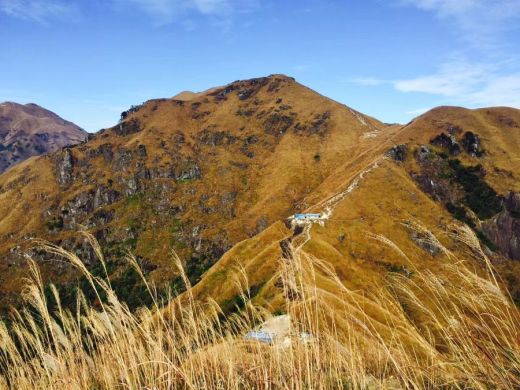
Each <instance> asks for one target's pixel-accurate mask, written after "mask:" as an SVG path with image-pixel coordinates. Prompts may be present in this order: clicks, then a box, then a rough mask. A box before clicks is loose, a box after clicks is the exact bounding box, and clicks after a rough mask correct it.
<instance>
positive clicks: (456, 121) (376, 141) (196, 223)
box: [0, 75, 520, 315]
mask: <svg viewBox="0 0 520 390" xmlns="http://www.w3.org/2000/svg"><path fill="white" fill-rule="evenodd" d="M519 122H520V117H519V111H518V110H513V109H505V108H504V109H502V108H497V109H495V108H493V109H483V110H465V109H459V108H449V107H448V108H444V107H443V108H438V109H435V110H432V111H431V112H429V113H427V114H424V115H423V116H421V117H419V118H417V119H416V120H415V121H413V122H411V123H410V124H408V125H406V126H398V125H394V126H385V125H384V124H382V123H381V122H379V121H377V120H375V119H373V118H370V117H367V116H365V115H363V114H360V113H358V112H356V111H354V110H352V109H350V108H348V107H346V106H344V105H342V104H339V103H337V102H334V101H332V100H330V99H327V98H325V97H323V96H321V95H319V94H317V93H316V92H314V91H312V90H310V89H308V88H306V87H304V86H302V85H300V84H298V83H297V82H295V81H294V80H293V79H291V78H289V77H286V76H282V75H273V76H270V77H267V78H260V79H252V80H246V81H237V82H234V83H231V84H229V85H227V86H224V87H221V88H216V89H212V90H209V91H207V92H205V93H202V94H200V95H197V96H195V97H192V98H191V100H189V101H187V100H177V99H158V100H152V101H149V102H147V103H145V104H144V105H142V106H139V107H133V108H132V109H131V110H129V111H128V112H125V113H123V115H122V121H121V122H120V123H119V124H118V125H116V126H115V127H113V128H111V129H107V130H104V131H102V132H100V133H98V134H97V135H96V136H94V137H93V139H92V140H90V141H89V142H87V143H85V144H82V145H79V146H76V147H72V148H70V149H67V150H64V151H61V152H58V153H55V154H52V155H50V156H45V157H40V158H35V159H31V160H29V161H27V162H25V163H23V164H20V165H19V166H17V167H15V168H13V169H12V170H11V171H9V172H7V173H6V174H5V175H3V176H1V177H0V188H1V191H0V212H1V213H2V215H5V217H4V219H3V221H2V224H1V225H0V237H2V241H1V242H2V247H1V248H0V249H1V251H2V253H4V254H5V256H4V259H5V260H4V261H3V262H2V263H1V264H0V268H1V269H0V271H2V272H1V275H2V283H1V284H0V286H1V289H2V293H3V297H4V300H3V303H4V304H5V303H8V302H10V301H11V299H12V298H13V297H15V296H16V295H15V294H16V292H17V291H19V289H20V287H21V286H20V280H21V279H20V276H21V275H23V274H24V272H25V267H24V260H23V259H22V256H21V253H22V252H23V250H24V249H25V248H27V247H28V246H29V244H28V243H22V244H20V243H21V242H23V241H24V240H25V239H27V238H30V237H44V238H47V239H50V240H52V241H53V242H56V243H58V244H60V245H63V246H65V247H66V248H69V249H74V250H75V251H76V252H77V253H78V254H79V255H80V257H81V258H82V259H83V260H84V261H85V263H86V265H87V266H88V267H89V268H91V269H93V270H94V272H99V270H97V268H99V263H98V262H97V261H96V258H95V256H94V253H93V251H92V250H91V249H90V247H89V245H88V243H86V242H84V241H83V240H82V239H80V238H78V235H77V234H76V232H77V230H78V229H79V227H80V226H84V227H85V228H86V229H88V230H89V231H91V232H92V233H93V234H94V235H95V236H96V238H98V240H99V241H100V242H101V244H102V246H103V248H104V251H105V253H106V256H107V258H108V260H109V264H110V267H109V273H110V274H111V278H112V280H113V281H114V285H117V286H119V290H118V292H120V293H121V294H123V295H126V296H127V297H130V298H131V299H133V300H138V291H137V290H136V289H135V288H134V287H135V286H134V285H135V284H136V283H137V280H136V279H135V278H133V277H132V276H131V273H129V271H128V266H127V265H126V264H125V262H124V261H123V260H122V258H123V257H124V255H125V251H126V250H130V251H132V252H133V253H135V254H136V255H137V256H138V260H139V262H140V264H141V265H142V267H143V268H144V270H145V273H146V275H147V278H148V279H149V280H151V281H153V282H155V283H156V284H157V285H158V286H160V287H167V286H172V287H173V288H177V287H178V284H177V283H176V277H177V271H176V270H175V267H173V266H172V261H171V256H170V248H173V249H174V250H175V251H176V252H177V253H178V254H179V255H180V257H181V259H182V260H183V262H184V265H185V268H186V270H187V272H188V275H189V277H190V279H191V282H192V283H197V282H198V283H197V285H196V286H195V289H194V292H195V293H196V295H198V296H212V297H213V298H215V299H217V300H218V301H219V302H221V303H223V304H224V306H226V305H227V308H228V309H232V303H233V302H234V301H235V298H236V294H237V290H236V288H235V287H234V284H233V283H230V282H229V281H231V280H233V276H234V275H237V270H238V269H240V267H244V268H245V270H246V273H247V275H248V278H249V281H250V283H251V285H252V286H255V292H256V293H257V294H258V297H257V299H258V300H260V301H262V302H264V303H265V304H266V305H268V306H270V307H271V308H272V309H273V310H276V309H277V308H278V306H279V303H280V302H281V299H279V298H280V294H281V291H280V287H279V284H278V283H277V278H278V277H277V272H278V270H279V266H280V257H281V256H282V255H285V256H286V255H287V254H283V253H282V249H281V248H282V247H284V244H283V241H284V240H286V239H287V238H288V237H290V236H291V235H292V234H293V231H291V230H290V229H289V228H288V227H287V226H286V225H285V220H286V218H287V217H289V216H291V215H292V214H294V213H296V212H304V211H313V212H326V213H331V215H330V217H329V219H328V220H327V221H325V224H324V226H323V227H322V226H319V225H312V228H311V229H310V230H305V229H304V232H303V233H301V234H299V235H297V236H296V238H295V239H294V240H295V242H302V241H305V242H306V243H305V250H306V251H308V252H309V253H311V254H313V255H315V256H317V257H319V258H322V259H324V260H326V261H327V262H328V264H329V265H332V266H333V267H334V269H335V270H336V272H337V273H338V275H339V276H340V277H341V280H342V282H343V283H344V284H345V285H347V286H348V287H350V288H353V289H355V290H356V291H359V294H360V296H361V295H364V294H367V295H369V293H370V291H371V290H372V289H374V288H376V287H377V286H381V285H383V284H384V283H385V278H386V277H388V275H390V274H392V273H395V272H398V273H401V274H403V275H410V276H411V275H413V272H414V270H415V269H431V270H433V271H435V270H436V268H437V266H438V264H441V263H449V261H450V258H447V257H446V256H444V255H443V253H442V251H441V249H439V248H440V246H439V245H436V244H435V243H433V244H432V243H431V242H429V241H431V240H430V236H429V235H428V234H427V233H426V232H425V231H423V230H421V229H422V228H419V227H417V225H416V223H420V224H421V225H424V226H425V227H426V228H427V229H428V231H431V232H433V233H434V234H436V235H437V236H439V237H440V239H441V242H442V244H444V245H445V246H446V247H448V248H450V249H452V250H453V251H454V252H455V253H457V251H458V250H459V249H458V247H457V246H456V245H455V244H454V242H453V241H452V240H451V239H450V237H448V236H447V233H446V232H447V229H448V228H449V226H450V225H451V224H452V223H454V222H455V223H459V224H460V222H456V219H459V220H460V221H463V222H465V223H468V224H471V225H472V228H473V229H474V231H475V232H478V234H480V236H481V237H482V240H483V241H482V242H483V245H485V246H487V247H488V248H489V249H488V250H489V251H490V253H491V254H492V256H493V259H494V261H495V263H496V266H497V267H499V268H500V269H501V270H502V275H503V276H504V278H505V282H506V284H507V285H508V286H509V287H510V288H511V292H512V293H513V294H518V291H517V290H515V287H514V286H515V283H516V285H518V282H517V281H518V275H520V272H519V271H520V270H519V267H518V264H519V263H518V262H516V261H512V260H510V258H511V256H510V255H509V252H511V253H513V254H514V253H516V252H514V251H515V248H514V247H511V245H510V243H511V242H514V238H515V237H516V230H515V229H509V230H508V231H507V232H502V231H500V230H498V233H499V234H502V233H504V234H506V236H507V237H511V241H508V242H506V243H499V242H494V239H495V238H496V237H495V236H494V234H495V233H497V229H501V228H500V226H502V225H500V224H497V223H496V221H495V220H494V219H493V218H498V217H500V218H502V219H506V220H507V221H509V222H511V224H513V225H514V224H515V223H516V222H515V221H516V214H515V213H516V211H515V210H514V207H513V209H511V210H510V207H509V206H507V205H508V204H514V201H510V202H506V197H507V195H508V192H507V191H510V190H512V191H518V178H517V177H516V172H515V171H514V170H513V169H511V168H508V166H507V159H508V158H509V159H512V160H513V161H517V160H518V157H519V156H518V153H519V150H520V149H518V148H515V145H518V142H519V138H520V133H519V131H518V130H517V129H518V128H517V125H516V124H517V123H519ZM443 132H444V133H447V134H448V135H446V137H447V139H448V141H446V137H441V138H439V139H437V138H436V137H438V136H439V135H440V134H442V133H443ZM468 132H472V133H473V134H474V135H476V136H477V138H478V142H476V141H475V139H477V138H475V137H473V138H471V137H470V136H469V135H468V134H467V133H468ZM450 136H453V140H452V138H450ZM449 140H451V141H449ZM452 141H453V142H454V143H455V144H456V145H458V146H457V147H458V148H459V150H458V151H456V150H452V149H453V148H456V147H455V146H454V145H452V144H451V143H450V142H452ZM470 141H472V142H473V141H475V142H476V144H478V145H476V146H475V145H473V144H475V142H473V143H471V142H470ZM446 143H447V144H446ZM394 145H399V146H397V147H394V148H392V147H393V146H394ZM421 146H424V147H425V149H424V148H421ZM450 148H452V149H450ZM423 149H424V150H423ZM389 150H391V152H390V153H389ZM452 152H453V153H452ZM515 159H516V160H515ZM457 161H458V162H457ZM457 164H458V165H457ZM515 164H516V163H515ZM474 166H475V167H476V166H481V168H478V169H477V168H475V169H473V167H474ZM514 166H516V165H514ZM431 183H434V185H433V184H432V185H429V184H431ZM472 186H473V187H472ZM472 188H476V189H477V190H478V191H473V192H472ZM475 192H477V194H476V193H475ZM488 192H489V193H488ZM480 193H482V194H484V193H486V194H487V195H486V196H487V197H485V198H482V199H481V197H480V195H479V194H480ZM512 199H513V200H514V196H513V198H512ZM488 201H489V202H491V203H490V204H489V207H487V206H486V202H488ZM13 205H15V207H13ZM29 211H30V212H29ZM502 219H501V220H502ZM513 225H512V226H513ZM508 226H509V225H508ZM514 226H516V225H514ZM307 232H308V235H307ZM368 232H371V233H372V234H382V235H384V236H386V237H388V238H389V239H391V240H393V241H394V242H396V243H397V244H398V245H399V247H401V248H404V249H406V252H407V253H409V255H408V256H409V258H408V259H405V258H403V257H402V256H401V257H400V256H399V255H396V252H395V250H392V249H391V248H390V247H389V246H388V245H383V244H381V243H380V242H379V241H377V240H374V239H371V238H370V237H369V236H368ZM306 240H308V241H306ZM495 241H496V240H495ZM17 245H21V246H19V247H17V248H16V246H17ZM13 247H15V249H13ZM34 255H35V256H36V258H37V259H39V262H40V265H41V266H42V267H43V268H44V270H45V275H46V277H47V278H50V279H52V280H53V281H57V282H65V281H70V280H71V279H72V278H75V277H76V273H75V272H74V270H73V269H71V268H70V267H69V266H67V265H65V264H63V263H60V262H55V261H47V260H52V257H51V256H48V255H45V254H41V253H34ZM219 259H220V260H219ZM217 261H218V262H217ZM471 261H472V262H474V263H475V264H474V265H475V267H477V268H479V267H481V264H479V262H478V261H477V260H471ZM215 262H217V263H216V264H215V265H214V263H215ZM232 264H235V265H239V266H240V267H239V268H238V269H237V267H233V266H232ZM96 270H97V271H96ZM208 270H209V271H208ZM205 272H206V273H205ZM203 274H204V275H203ZM201 277H202V280H201ZM199 280H200V282H199ZM172 281H173V284H172ZM332 292H333V291H332ZM515 297H517V295H515ZM134 303H136V304H139V302H134ZM374 315H376V314H374Z"/></svg>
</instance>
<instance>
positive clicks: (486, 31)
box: [399, 0, 520, 45]
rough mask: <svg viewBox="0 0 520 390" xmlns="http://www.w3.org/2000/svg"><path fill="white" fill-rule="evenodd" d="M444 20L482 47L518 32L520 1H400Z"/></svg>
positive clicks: (464, 36) (450, 26)
mask: <svg viewBox="0 0 520 390" xmlns="http://www.w3.org/2000/svg"><path fill="white" fill-rule="evenodd" d="M399 2H400V4H404V5H411V6H414V7H416V8H419V9H422V10H424V11H429V12H434V13H435V14H436V15H437V16H438V17H439V18H441V19H448V20H451V21H452V23H450V25H449V28H451V29H453V30H455V31H458V32H460V31H462V32H463V33H464V34H463V38H466V39H467V40H469V41H471V42H473V43H474V44H478V45H482V44H487V43H489V41H493V40H495V38H496V35H497V33H499V32H500V31H504V30H512V29H518V24H517V23H515V22H518V21H520V0H400V1H399Z"/></svg>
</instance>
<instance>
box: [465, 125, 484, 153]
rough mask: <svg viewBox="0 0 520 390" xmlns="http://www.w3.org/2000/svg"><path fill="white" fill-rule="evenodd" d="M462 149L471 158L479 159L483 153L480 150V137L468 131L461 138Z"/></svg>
mask: <svg viewBox="0 0 520 390" xmlns="http://www.w3.org/2000/svg"><path fill="white" fill-rule="evenodd" d="M461 143H462V147H463V148H464V150H465V151H466V153H468V154H469V155H470V156H472V157H481V156H482V154H483V153H484V152H483V151H482V150H481V148H480V137H479V136H478V135H476V134H475V133H473V132H472V131H468V132H466V133H464V135H463V136H462V141H461Z"/></svg>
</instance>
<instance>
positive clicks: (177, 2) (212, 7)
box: [114, 0, 257, 24]
mask: <svg viewBox="0 0 520 390" xmlns="http://www.w3.org/2000/svg"><path fill="white" fill-rule="evenodd" d="M114 1H115V2H116V3H118V4H119V5H123V4H124V5H128V3H130V4H133V5H134V6H137V7H138V8H140V9H141V10H142V11H144V12H146V13H147V14H148V15H150V16H151V17H153V18H154V20H155V21H156V22H157V23H158V24H168V23H171V22H173V21H174V20H176V19H178V18H179V17H180V16H182V15H186V14H190V13H198V14H201V15H205V16H212V17H216V18H219V19H220V20H221V22H220V23H222V20H229V18H230V17H231V16H232V15H233V14H235V13H238V12H244V11H247V10H250V9H252V8H253V7H254V6H255V5H256V3H257V1H256V0H114Z"/></svg>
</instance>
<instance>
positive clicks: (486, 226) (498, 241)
mask: <svg viewBox="0 0 520 390" xmlns="http://www.w3.org/2000/svg"><path fill="white" fill-rule="evenodd" d="M503 206H504V209H503V211H501V212H500V213H499V214H497V215H496V216H495V217H493V218H491V219H490V220H488V221H486V222H485V223H483V226H482V227H483V230H484V232H485V234H486V236H487V237H489V239H490V240H491V241H492V242H493V243H494V244H495V245H496V246H497V247H498V249H499V251H500V252H501V253H502V254H504V255H505V256H507V257H509V258H510V259H513V260H520V194H519V193H516V192H510V193H509V194H508V195H507V196H506V198H505V199H504V200H503Z"/></svg>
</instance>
